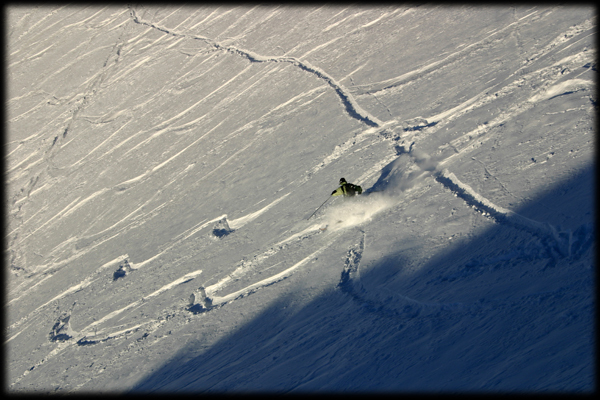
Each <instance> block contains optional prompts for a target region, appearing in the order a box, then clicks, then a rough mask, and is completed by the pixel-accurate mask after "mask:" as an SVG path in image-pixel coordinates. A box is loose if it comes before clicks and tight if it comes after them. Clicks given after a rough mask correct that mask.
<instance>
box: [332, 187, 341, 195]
mask: <svg viewBox="0 0 600 400" xmlns="http://www.w3.org/2000/svg"><path fill="white" fill-rule="evenodd" d="M343 194H344V192H343V191H342V187H341V186H340V187H339V188H337V189H335V190H334V191H333V192H331V195H332V196H341V195H343Z"/></svg>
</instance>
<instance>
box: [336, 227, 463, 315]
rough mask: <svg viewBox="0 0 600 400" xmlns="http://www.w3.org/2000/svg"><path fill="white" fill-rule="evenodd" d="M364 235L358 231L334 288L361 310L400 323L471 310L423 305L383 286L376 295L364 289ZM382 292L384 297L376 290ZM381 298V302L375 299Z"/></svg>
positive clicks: (437, 304)
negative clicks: (360, 234)
mask: <svg viewBox="0 0 600 400" xmlns="http://www.w3.org/2000/svg"><path fill="white" fill-rule="evenodd" d="M365 240H366V234H365V233H364V232H362V237H361V239H360V241H359V242H358V243H357V244H356V245H354V246H352V247H351V248H350V249H349V250H348V253H347V256H346V261H345V263H344V268H343V270H342V273H341V276H340V281H339V283H338V284H337V288H338V289H339V290H341V291H342V292H343V293H346V294H348V295H349V296H350V297H352V299H353V300H355V301H356V302H358V303H359V304H360V305H361V307H363V308H364V309H366V310H367V311H369V312H373V313H376V314H378V315H381V316H385V317H391V318H394V319H399V320H401V321H402V322H406V321H407V320H410V319H413V318H416V317H421V318H422V317H432V316H438V315H439V314H440V313H442V312H443V313H444V314H446V315H448V313H453V312H461V313H462V312H465V311H470V310H471V309H472V308H473V307H468V306H465V305H464V304H462V303H425V302H421V301H418V300H415V299H412V298H410V297H407V296H404V295H402V294H399V293H394V292H392V291H390V290H389V289H386V288H385V287H377V291H379V293H377V294H376V295H375V294H373V293H371V292H370V291H369V290H368V289H367V288H365V287H364V286H363V284H362V282H361V279H360V269H359V268H360V262H361V259H362V254H363V252H364V250H365ZM381 290H383V291H384V292H385V294H383V293H381V292H380V291H381ZM381 296H383V297H384V298H383V299H380V298H379V297H381Z"/></svg>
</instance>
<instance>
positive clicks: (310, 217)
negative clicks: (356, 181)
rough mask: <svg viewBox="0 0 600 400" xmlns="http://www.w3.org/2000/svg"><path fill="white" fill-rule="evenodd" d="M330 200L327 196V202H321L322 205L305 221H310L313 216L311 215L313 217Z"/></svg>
mask: <svg viewBox="0 0 600 400" xmlns="http://www.w3.org/2000/svg"><path fill="white" fill-rule="evenodd" d="M330 198H331V196H329V197H328V198H327V200H325V201H324V202H323V204H321V205H320V206H319V208H317V209H316V210H315V212H314V213H312V214H311V215H310V217H308V218H306V219H307V220H309V219H311V218H312V216H313V215H315V214H316V213H317V211H319V210H320V209H321V207H323V206H324V205H325V203H327V201H328V200H329V199H330Z"/></svg>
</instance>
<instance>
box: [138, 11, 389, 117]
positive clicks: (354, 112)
mask: <svg viewBox="0 0 600 400" xmlns="http://www.w3.org/2000/svg"><path fill="white" fill-rule="evenodd" d="M129 11H130V15H131V19H132V20H133V22H135V23H136V24H140V25H144V26H148V27H150V28H153V29H156V30H158V31H160V32H163V33H165V34H167V35H171V36H174V37H179V38H188V39H193V40H199V41H202V42H204V43H206V44H208V45H209V46H211V47H213V48H214V49H215V50H221V51H225V52H228V53H231V54H235V55H238V56H241V57H244V58H246V59H248V60H249V61H250V62H252V63H264V62H285V63H290V64H293V65H294V66H296V67H298V68H300V69H302V70H303V71H306V72H309V73H311V74H313V75H314V76H316V77H317V78H319V79H321V80H324V81H325V82H326V83H327V84H328V85H329V86H330V87H331V88H332V89H333V90H335V93H336V94H337V96H338V97H339V98H340V100H341V102H342V104H343V105H344V107H345V108H346V112H347V113H348V115H350V117H352V118H355V119H357V120H359V121H360V122H363V123H365V124H366V125H368V126H371V127H379V126H381V125H383V123H382V122H381V121H380V120H379V119H378V118H376V117H375V116H373V115H371V114H370V113H369V112H367V111H365V110H364V109H363V108H361V107H360V106H359V105H358V104H357V103H356V100H355V99H354V97H353V96H352V94H351V93H350V91H349V90H348V89H346V88H345V87H344V86H343V85H342V84H340V83H339V82H337V81H336V80H335V79H334V78H333V77H332V76H331V75H329V74H328V73H327V72H325V71H323V70H322V69H320V68H319V67H315V66H314V65H312V64H311V63H309V62H308V61H303V60H300V59H298V58H296V57H284V56H262V55H260V54H256V53H254V52H252V51H249V50H244V49H239V48H237V47H235V46H229V45H224V44H222V43H219V42H216V41H214V40H212V39H209V38H206V37H203V36H196V35H189V34H184V33H177V32H173V31H171V30H169V29H167V28H164V27H160V26H157V25H155V24H152V23H150V22H146V21H142V20H140V19H139V18H138V16H137V14H136V12H135V10H134V9H132V8H130V10H129Z"/></svg>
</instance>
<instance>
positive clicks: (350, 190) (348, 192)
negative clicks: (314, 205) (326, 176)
mask: <svg viewBox="0 0 600 400" xmlns="http://www.w3.org/2000/svg"><path fill="white" fill-rule="evenodd" d="M340 185H341V186H340V187H339V188H337V189H336V190H334V191H333V192H331V195H332V196H344V197H350V196H354V195H355V194H361V193H362V188H361V187H360V186H358V185H353V184H351V183H348V182H346V180H345V179H344V178H342V179H340Z"/></svg>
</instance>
